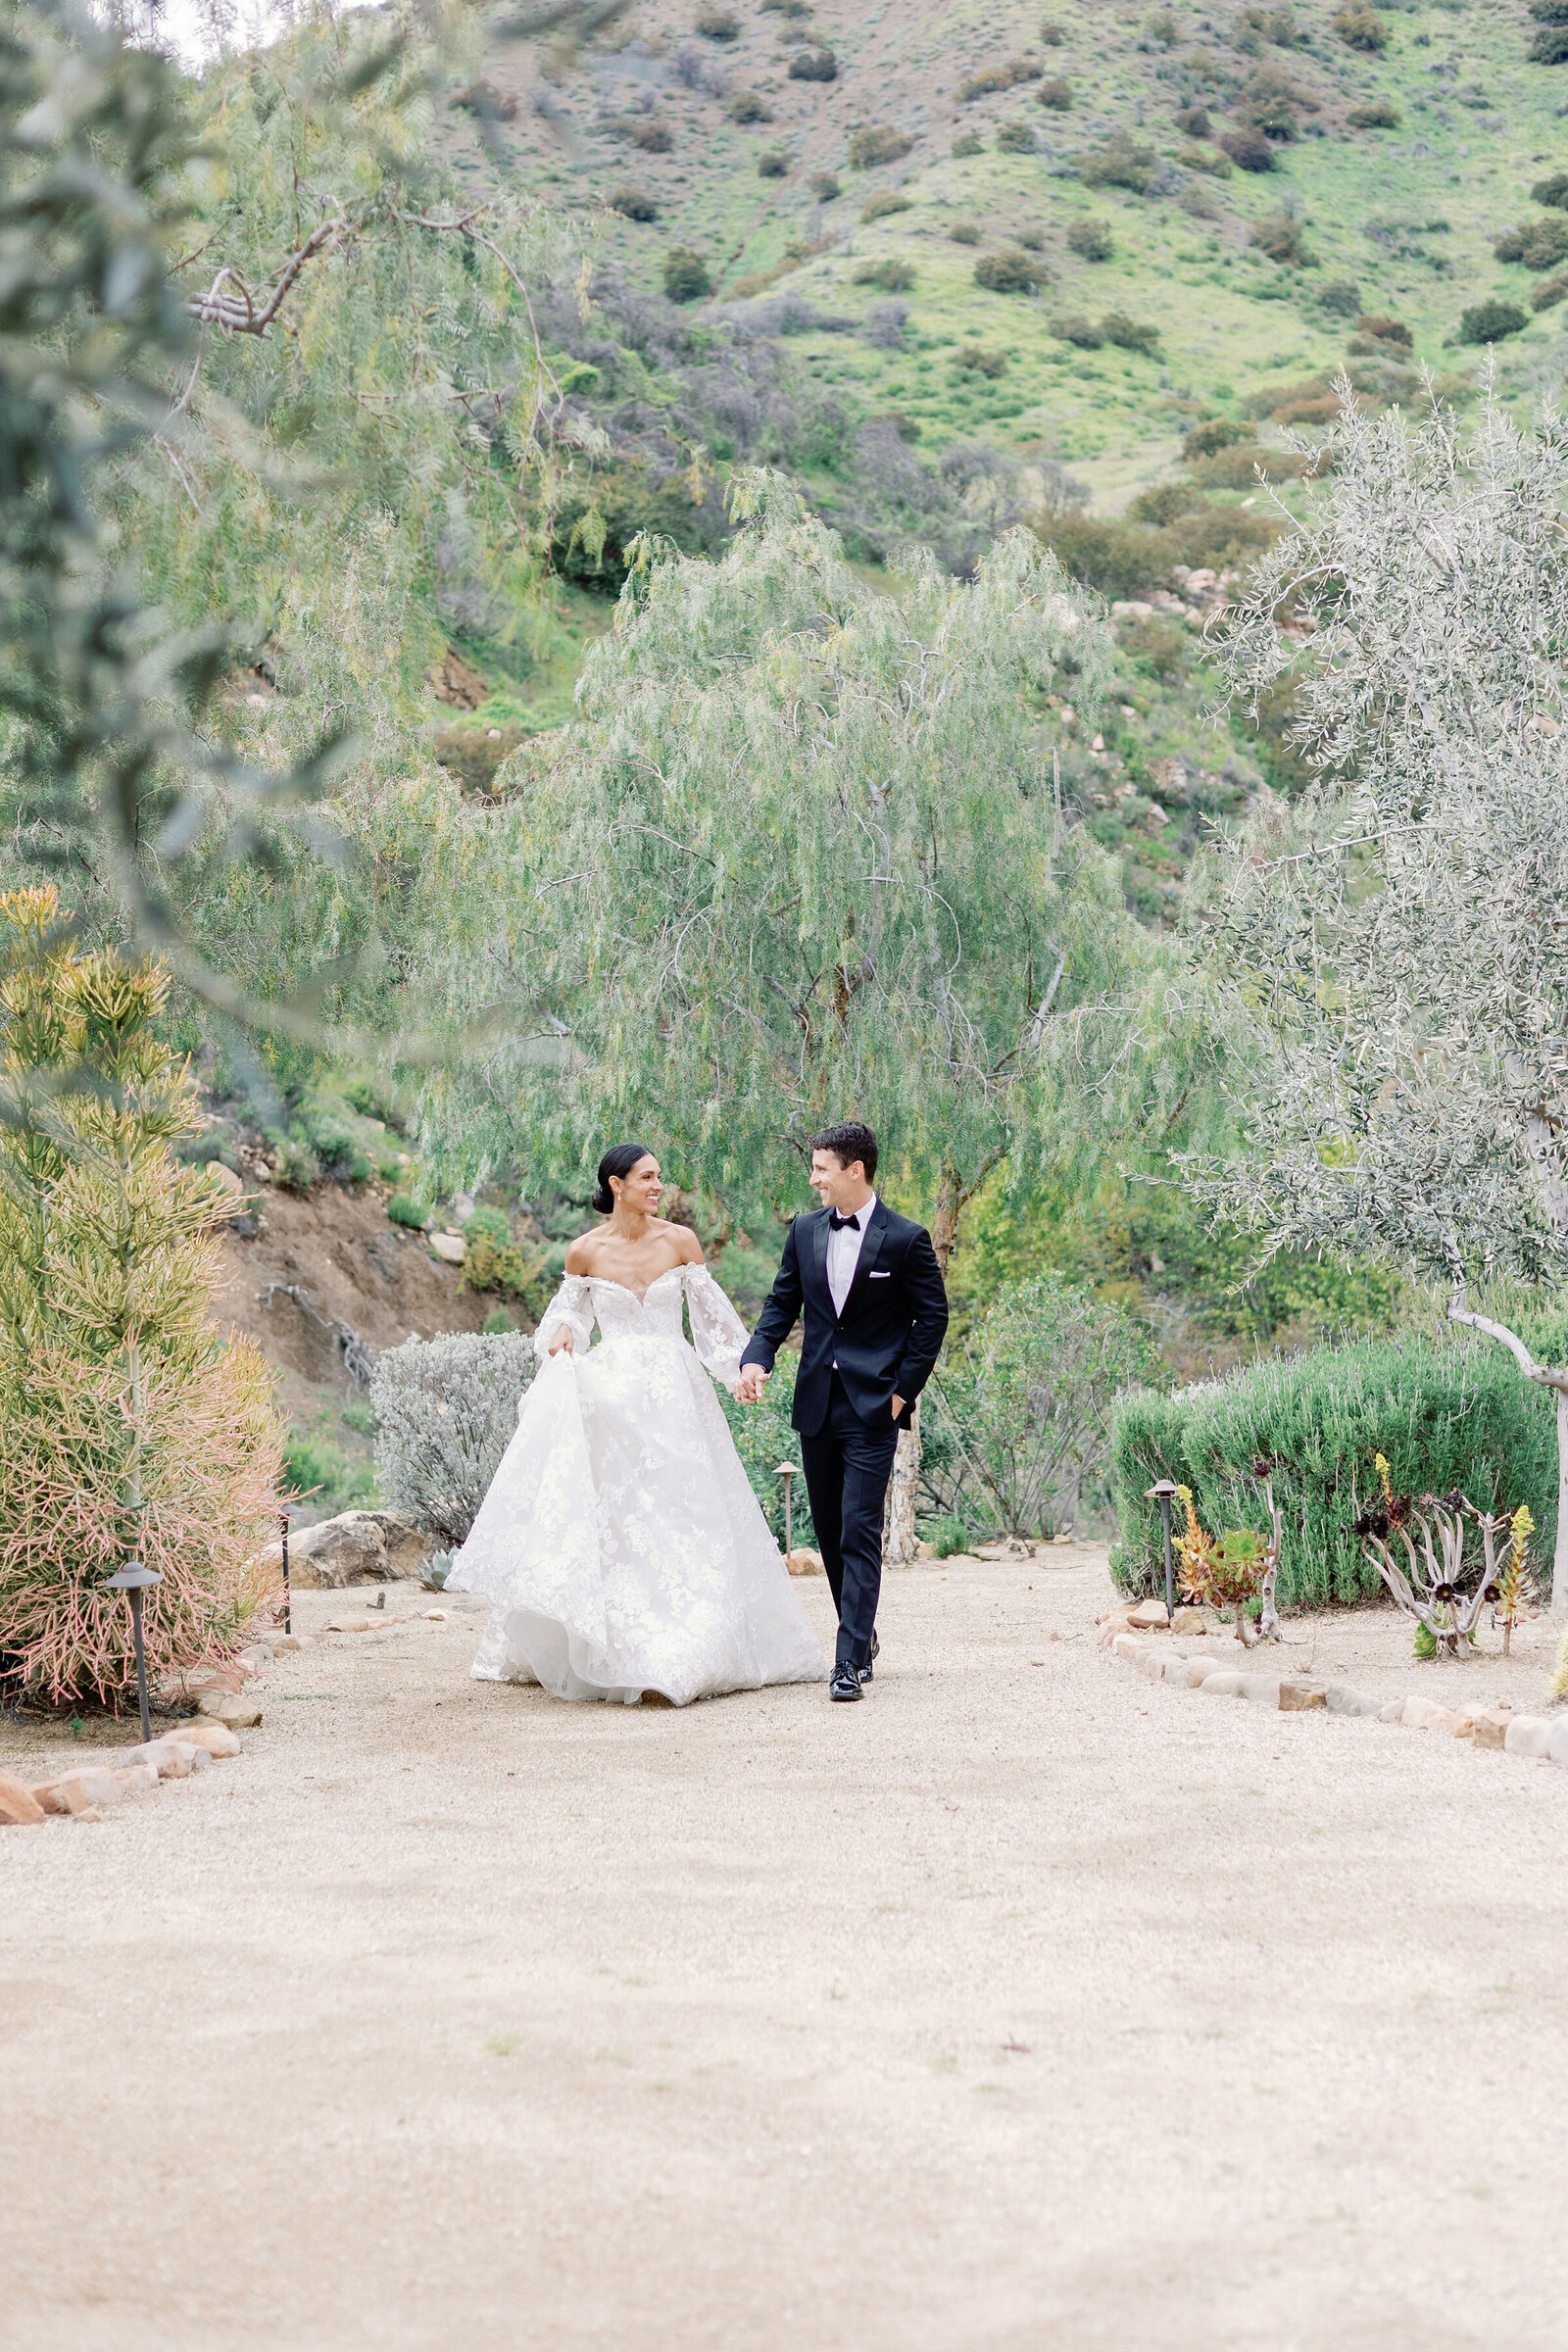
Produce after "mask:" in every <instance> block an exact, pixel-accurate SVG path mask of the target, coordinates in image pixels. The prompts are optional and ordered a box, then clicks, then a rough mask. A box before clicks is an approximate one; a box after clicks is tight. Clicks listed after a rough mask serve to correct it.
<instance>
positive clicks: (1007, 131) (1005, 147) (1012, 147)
mask: <svg viewBox="0 0 1568 2352" xmlns="http://www.w3.org/2000/svg"><path fill="white" fill-rule="evenodd" d="M1034 151H1035V134H1034V131H1033V130H1032V129H1031V127H1030V125H1029V124H1028V123H1003V124H1002V125H1001V127H1000V128H999V130H998V132H997V152H998V154H999V155H1033V153H1034Z"/></svg>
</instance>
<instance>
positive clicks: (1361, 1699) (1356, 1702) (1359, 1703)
mask: <svg viewBox="0 0 1568 2352" xmlns="http://www.w3.org/2000/svg"><path fill="white" fill-rule="evenodd" d="M1323 1704H1324V1705H1325V1706H1326V1707H1327V1709H1328V1711H1329V1713H1330V1714H1331V1715H1381V1714H1382V1712H1383V1701H1382V1699H1381V1698H1373V1697H1372V1695H1371V1694H1370V1692H1368V1691H1352V1690H1351V1688H1350V1686H1349V1684H1348V1683H1331V1684H1330V1685H1329V1687H1328V1689H1327V1690H1326V1691H1324V1693H1323Z"/></svg>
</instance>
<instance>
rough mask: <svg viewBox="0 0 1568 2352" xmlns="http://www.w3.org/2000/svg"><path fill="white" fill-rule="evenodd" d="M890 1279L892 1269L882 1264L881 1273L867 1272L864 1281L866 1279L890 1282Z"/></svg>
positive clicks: (891, 1277)
mask: <svg viewBox="0 0 1568 2352" xmlns="http://www.w3.org/2000/svg"><path fill="white" fill-rule="evenodd" d="M892 1280H893V1274H892V1270H891V1268H889V1267H887V1266H884V1267H883V1269H882V1271H881V1273H880V1274H875V1273H871V1274H867V1276H866V1281H867V1282H891V1281H892Z"/></svg>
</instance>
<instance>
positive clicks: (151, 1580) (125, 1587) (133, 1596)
mask: <svg viewBox="0 0 1568 2352" xmlns="http://www.w3.org/2000/svg"><path fill="white" fill-rule="evenodd" d="M163 1581H164V1580H163V1578H162V1577H161V1576H160V1575H159V1573H158V1571H157V1569H156V1568H149V1567H148V1565H147V1563H146V1561H145V1560H127V1561H126V1562H125V1565H124V1566H123V1568H122V1570H121V1571H120V1574H119V1575H118V1576H111V1577H108V1578H106V1579H105V1582H104V1591H105V1592H106V1593H129V1594H130V1632H131V1639H132V1641H133V1642H135V1644H136V1696H137V1697H138V1698H139V1699H140V1701H141V1743H142V1745H143V1747H145V1746H146V1744H147V1742H148V1740H150V1739H151V1738H152V1736H153V1725H152V1716H151V1714H150V1712H149V1711H148V1706H147V1648H146V1644H145V1642H143V1641H142V1634H141V1596H142V1594H143V1593H145V1592H146V1590H147V1588H148V1586H149V1585H161V1584H162V1583H163Z"/></svg>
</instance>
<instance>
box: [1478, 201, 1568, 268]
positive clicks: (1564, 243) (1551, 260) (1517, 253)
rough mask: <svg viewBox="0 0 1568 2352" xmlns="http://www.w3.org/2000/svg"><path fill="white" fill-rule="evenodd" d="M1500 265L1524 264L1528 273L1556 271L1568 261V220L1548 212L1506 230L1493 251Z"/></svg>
mask: <svg viewBox="0 0 1568 2352" xmlns="http://www.w3.org/2000/svg"><path fill="white" fill-rule="evenodd" d="M1492 250H1493V252H1494V253H1495V255H1496V257H1497V259H1498V261H1499V262H1523V264H1524V266H1525V268H1526V269H1527V270H1555V269H1556V268H1557V267H1558V265H1559V264H1560V263H1562V262H1568V217H1565V216H1564V215H1563V214H1561V213H1548V214H1547V215H1546V217H1545V219H1544V220H1542V221H1521V223H1520V225H1519V226H1518V227H1517V228H1510V229H1506V230H1504V232H1503V234H1502V235H1501V236H1500V237H1499V238H1498V239H1497V241H1496V243H1495V245H1494V246H1493V248H1492Z"/></svg>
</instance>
